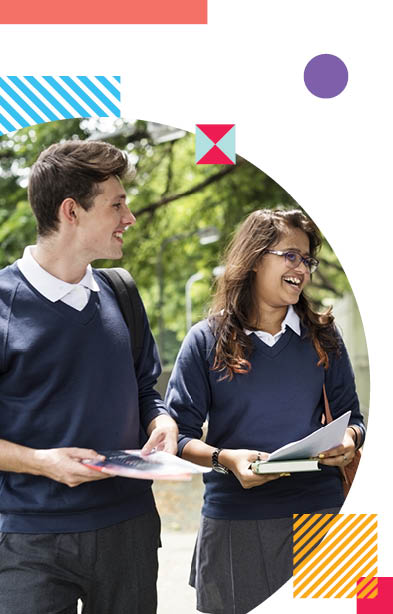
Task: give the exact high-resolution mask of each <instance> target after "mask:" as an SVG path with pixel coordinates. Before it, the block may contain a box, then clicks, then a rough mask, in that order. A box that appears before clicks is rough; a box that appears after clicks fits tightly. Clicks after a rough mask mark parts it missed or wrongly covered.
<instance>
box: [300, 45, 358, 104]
mask: <svg viewBox="0 0 393 614" xmlns="http://www.w3.org/2000/svg"><path fill="white" fill-rule="evenodd" d="M304 83H305V84H306V86H307V88H308V89H309V90H310V92H311V93H312V94H314V96H318V97H319V98H334V96H338V94H341V92H342V91H343V90H344V89H345V87H346V85H347V83H348V69H347V67H346V66H345V64H344V62H343V61H342V60H340V58H338V57H337V56H336V55H331V54H330V53H322V54H321V55H316V56H315V58H312V60H310V61H309V63H308V64H307V66H306V68H305V69H304Z"/></svg>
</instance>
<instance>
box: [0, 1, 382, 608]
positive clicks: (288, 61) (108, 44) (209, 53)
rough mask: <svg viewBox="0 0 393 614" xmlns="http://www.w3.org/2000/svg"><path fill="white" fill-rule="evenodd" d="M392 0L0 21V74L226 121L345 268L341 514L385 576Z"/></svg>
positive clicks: (165, 119) (145, 111) (293, 602)
mask: <svg viewBox="0 0 393 614" xmlns="http://www.w3.org/2000/svg"><path fill="white" fill-rule="evenodd" d="M389 4H390V3H389V2H388V1H386V2H384V1H382V0H374V2H372V3H371V2H370V1H368V2H365V1H361V0H357V1H355V0H340V1H337V0H330V1H329V2H322V1H321V0H309V1H305V0H270V1H266V0H209V25H208V26H157V25H156V26H0V57H1V59H2V62H1V64H2V67H1V68H2V71H1V72H2V73H3V74H7V75H61V74H63V75H64V74H69V75H76V74H77V75H86V74H87V75H89V74H90V75H105V74H107V75H115V74H117V75H121V78H122V81H121V90H122V109H123V117H124V118H133V119H134V118H137V117H138V118H141V119H146V120H152V121H156V122H160V123H163V124H169V125H172V126H176V127H179V128H184V129H186V130H189V131H195V124H196V123H236V131H237V152H238V153H239V154H240V155H242V156H244V157H245V158H247V159H248V160H249V161H250V162H252V163H254V164H255V165H256V166H258V167H259V168H261V169H262V170H264V171H265V172H267V173H268V174H269V175H270V176H271V177H272V178H273V179H274V180H276V181H277V182H278V183H279V184H280V185H281V186H282V187H283V188H285V189H286V190H287V191H288V192H289V193H290V194H291V195H292V196H293V197H294V198H295V199H296V200H297V201H298V202H299V204H301V206H302V207H304V208H305V209H306V211H307V212H308V213H309V214H310V215H311V216H312V217H313V219H314V220H315V221H316V223H317V224H318V226H319V227H320V228H321V230H322V231H323V232H324V234H325V235H326V237H327V238H328V240H329V242H330V243H331V245H332V247H333V249H334V251H335V253H336V254H337V256H338V258H339V260H340V261H341V263H342V265H343V266H344V268H345V271H346V273H347V276H348V278H349V280H350V282H351V284H352V288H353V291H354V293H355V296H356V298H357V301H358V304H359V308H360V312H361V314H362V317H363V323H364V327H365V332H366V337H367V342H368V349H369V357H370V367H371V405H370V419H369V432H368V438H367V443H366V446H365V452H364V456H363V461H362V463H361V467H360V470H359V472H358V476H357V478H356V482H355V486H354V488H353V489H352V490H351V493H350V496H349V498H348V499H347V502H346V503H345V507H344V508H343V511H344V512H355V513H378V517H379V540H378V541H379V572H378V573H379V575H380V576H393V549H392V547H391V544H393V534H392V533H393V532H392V528H391V527H392V522H391V517H390V514H391V510H392V504H391V491H392V488H391V484H392V480H391V477H390V475H391V474H390V472H391V454H390V449H391V447H392V445H393V420H392V413H393V411H392V410H393V403H392V389H393V360H392V358H391V355H392V353H393V348H392V341H393V339H392V337H393V336H392V323H391V320H392V317H391V315H390V314H391V311H392V298H391V297H392V294H393V293H392V286H393V284H392V282H393V246H392V218H393V216H392V206H393V203H392V193H391V175H392V170H391V167H392V153H391V151H392V145H391V144H392V137H393V134H392V132H393V131H392V108H393V107H392V68H391V62H392V60H393V54H392V43H391V39H392V36H391V20H390V18H389V14H388V7H389ZM320 53H332V54H334V55H337V56H339V57H340V58H341V59H342V60H343V61H344V62H345V64H346V65H347V68H348V71H349V83H348V86H347V88H346V89H345V90H344V92H343V93H342V94H341V95H339V96H338V97H336V98H334V99H330V100H323V99H319V98H316V97H314V96H313V95H312V94H310V93H309V92H308V90H307V89H306V87H305V86H304V82H303V71H304V68H305V65H306V64H307V62H308V61H309V60H310V59H311V58H312V57H314V56H315V55H318V54H320ZM288 606H289V607H290V608H291V611H292V612H299V613H300V612H301V613H302V614H307V613H308V612H310V613H311V612H313V613H314V612H315V610H318V612H321V613H324V612H327V613H328V612H329V614H330V612H331V608H332V607H334V609H335V612H336V614H341V612H342V613H345V614H346V613H355V612H356V600H355V599H350V600H345V599H341V600H339V599H336V600H334V602H333V603H332V602H331V600H328V599H326V600H324V599H318V600H317V601H316V600H311V599H310V600H305V599H293V598H292V583H291V582H290V583H288V584H287V585H286V586H285V587H283V588H282V589H281V590H280V591H278V593H276V594H275V595H274V596H273V597H272V598H270V599H269V600H268V602H266V603H265V604H263V605H262V606H260V607H259V608H258V609H257V610H256V611H258V612H267V611H268V612H269V614H276V612H277V614H278V613H281V612H282V611H283V610H284V608H286V607H288Z"/></svg>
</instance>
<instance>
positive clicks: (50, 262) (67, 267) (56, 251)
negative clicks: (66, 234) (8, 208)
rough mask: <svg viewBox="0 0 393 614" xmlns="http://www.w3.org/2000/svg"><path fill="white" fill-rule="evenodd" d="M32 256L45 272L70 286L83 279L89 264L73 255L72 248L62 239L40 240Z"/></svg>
mask: <svg viewBox="0 0 393 614" xmlns="http://www.w3.org/2000/svg"><path fill="white" fill-rule="evenodd" d="M32 254H33V257H34V259H35V260H36V261H37V262H38V264H39V265H40V266H41V267H42V268H43V269H45V271H47V272H48V273H50V274H51V275H54V277H57V278H58V279H62V280H63V281H66V282H67V283H70V284H77V283H79V282H80V280H81V279H83V277H84V275H85V273H86V267H87V265H88V264H89V263H88V262H85V261H82V260H81V259H78V258H77V257H76V256H75V255H72V251H71V250H70V246H69V245H66V242H65V241H62V240H61V239H60V238H52V237H50V238H45V239H42V238H41V239H40V238H39V239H38V241H37V245H36V247H35V248H34V249H33V251H32Z"/></svg>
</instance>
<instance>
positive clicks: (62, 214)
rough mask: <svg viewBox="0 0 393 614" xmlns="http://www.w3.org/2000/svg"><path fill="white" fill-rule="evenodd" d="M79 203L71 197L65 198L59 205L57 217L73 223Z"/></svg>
mask: <svg viewBox="0 0 393 614" xmlns="http://www.w3.org/2000/svg"><path fill="white" fill-rule="evenodd" d="M78 213H79V205H78V203H77V202H76V200H74V199H73V198H65V199H64V200H63V202H62V203H61V205H60V207H59V219H60V220H62V219H63V220H64V221H65V222H67V223H68V224H75V223H76V222H77V220H78Z"/></svg>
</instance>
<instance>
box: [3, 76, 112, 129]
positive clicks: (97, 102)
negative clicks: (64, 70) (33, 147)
mask: <svg viewBox="0 0 393 614" xmlns="http://www.w3.org/2000/svg"><path fill="white" fill-rule="evenodd" d="M111 116H115V117H120V77H118V76H111V77H105V76H96V77H87V76H78V77H70V76H62V77H52V76H46V77H45V76H44V77H34V76H25V77H18V76H8V77H0V134H4V132H12V131H13V130H19V128H26V127H27V126H31V125H33V124H42V123H44V122H48V121H55V120H58V119H71V118H75V117H111Z"/></svg>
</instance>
